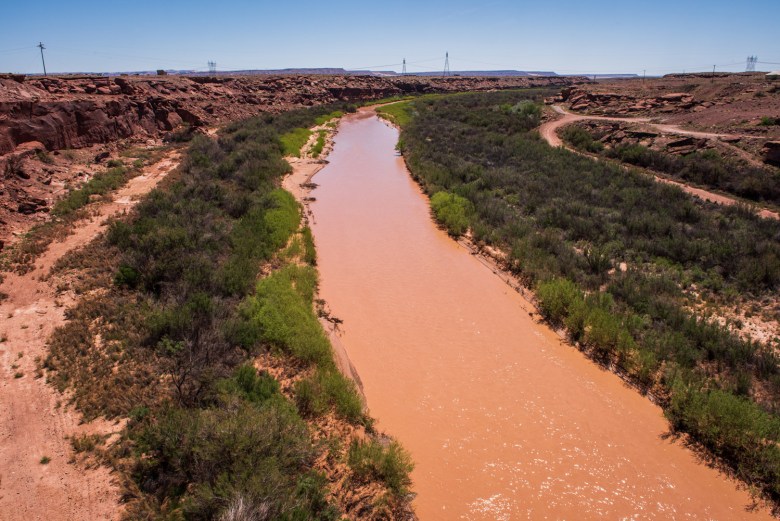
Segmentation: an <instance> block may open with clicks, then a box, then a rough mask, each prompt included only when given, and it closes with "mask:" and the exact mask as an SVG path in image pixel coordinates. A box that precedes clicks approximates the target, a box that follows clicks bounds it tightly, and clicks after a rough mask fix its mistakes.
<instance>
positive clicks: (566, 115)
mask: <svg viewBox="0 0 780 521" xmlns="http://www.w3.org/2000/svg"><path fill="white" fill-rule="evenodd" d="M552 108H553V110H555V112H557V113H558V114H561V115H562V117H560V118H558V119H554V120H551V121H547V122H546V123H543V124H542V125H541V126H540V127H539V133H540V134H541V136H542V138H543V139H544V140H545V141H547V143H549V144H550V146H551V147H565V148H566V149H567V150H570V151H572V152H575V153H579V152H578V151H577V150H574V149H572V148H571V147H569V146H566V145H565V144H564V143H563V140H562V139H561V138H560V136H558V130H559V129H561V128H563V127H565V126H566V125H569V124H571V123H576V122H577V121H587V120H595V121H619V122H623V123H642V124H644V125H647V126H650V127H652V128H654V129H655V130H657V131H658V132H660V133H662V134H675V135H680V136H691V137H696V138H707V139H731V138H735V137H740V138H742V137H744V138H752V137H753V136H743V135H736V134H715V133H711V132H700V131H696V130H686V129H683V128H681V127H679V126H677V125H667V124H660V123H651V122H650V119H649V118H617V117H609V116H588V115H581V114H572V113H571V112H568V111H567V110H565V109H564V108H562V107H561V106H559V105H553V106H552ZM588 157H593V156H590V155H589V156H588ZM648 172H649V171H648ZM652 175H653V177H655V179H656V180H657V181H659V182H661V183H666V184H670V185H674V186H677V187H679V188H680V189H681V190H682V191H683V192H685V193H688V194H690V195H693V196H696V197H698V198H699V199H702V200H704V201H710V202H713V203H717V204H722V205H726V206H729V205H733V204H737V203H740V202H742V201H741V200H739V199H736V198H734V197H730V196H727V195H723V194H719V193H716V192H711V191H709V190H704V189H702V188H696V187H693V186H690V185H687V184H685V183H681V182H679V181H673V180H671V179H669V178H666V177H662V176H659V175H656V174H652ZM758 214H759V215H760V216H761V217H764V218H765V219H780V214H778V213H777V212H773V211H771V210H765V209H764V210H760V211H759V212H758Z"/></svg>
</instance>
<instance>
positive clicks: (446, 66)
mask: <svg viewBox="0 0 780 521" xmlns="http://www.w3.org/2000/svg"><path fill="white" fill-rule="evenodd" d="M449 75H450V53H449V52H446V53H444V74H442V76H449Z"/></svg>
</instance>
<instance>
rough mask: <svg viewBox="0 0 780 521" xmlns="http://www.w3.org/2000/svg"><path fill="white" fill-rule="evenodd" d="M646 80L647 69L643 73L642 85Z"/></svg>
mask: <svg viewBox="0 0 780 521" xmlns="http://www.w3.org/2000/svg"><path fill="white" fill-rule="evenodd" d="M646 79H647V69H644V70H643V71H642V83H644V82H645V80H646Z"/></svg>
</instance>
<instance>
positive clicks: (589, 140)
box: [561, 125, 604, 154]
mask: <svg viewBox="0 0 780 521" xmlns="http://www.w3.org/2000/svg"><path fill="white" fill-rule="evenodd" d="M561 134H563V139H564V140H565V141H566V142H567V143H571V145H572V146H573V147H574V148H576V149H577V150H584V151H585V152H592V153H594V154H598V153H599V152H602V151H603V150H604V144H603V143H601V142H599V141H596V140H594V139H593V136H591V134H590V132H588V131H587V130H585V129H583V128H581V127H578V126H576V125H569V126H567V127H565V128H564V129H563V131H562V132H561Z"/></svg>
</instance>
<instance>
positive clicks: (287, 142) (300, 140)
mask: <svg viewBox="0 0 780 521" xmlns="http://www.w3.org/2000/svg"><path fill="white" fill-rule="evenodd" d="M309 136H311V130H309V129H308V128H296V129H293V130H291V131H290V132H288V133H286V134H284V135H282V136H281V137H280V138H279V140H280V141H281V143H282V151H283V152H284V155H285V156H293V157H301V149H302V148H303V146H304V145H305V144H306V142H307V141H309Z"/></svg>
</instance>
